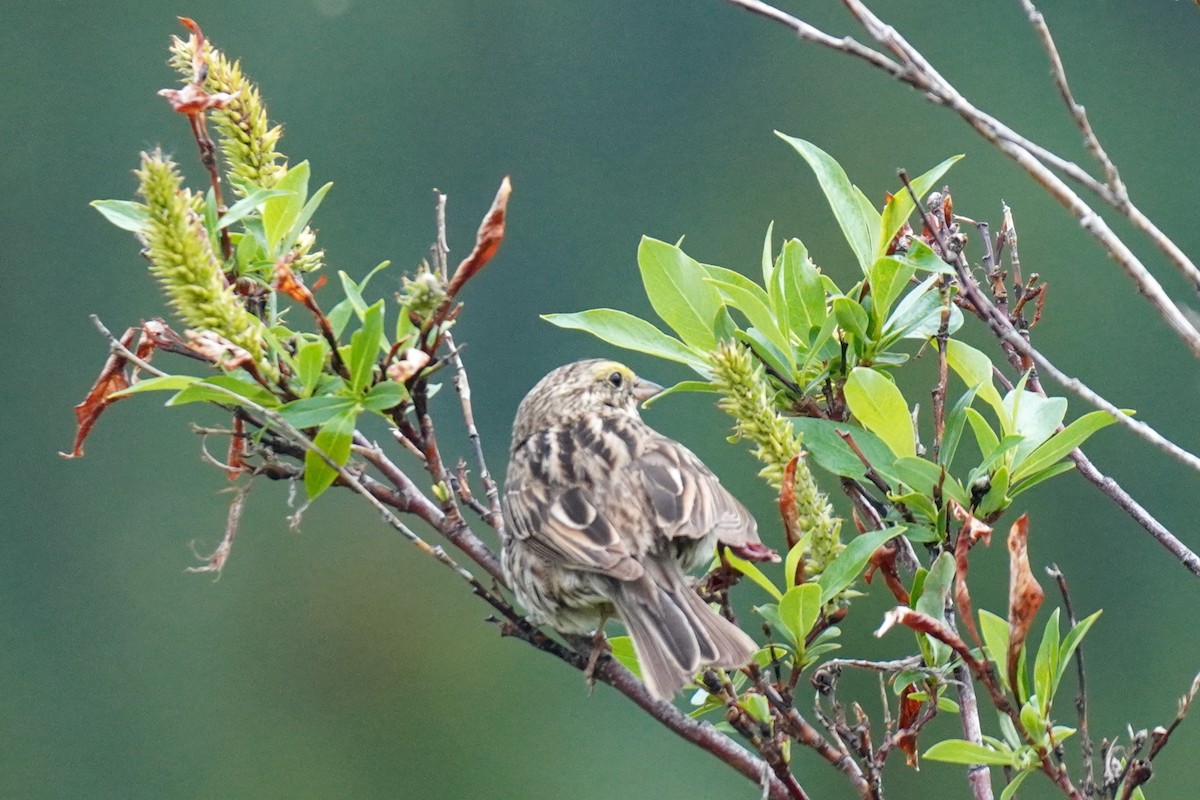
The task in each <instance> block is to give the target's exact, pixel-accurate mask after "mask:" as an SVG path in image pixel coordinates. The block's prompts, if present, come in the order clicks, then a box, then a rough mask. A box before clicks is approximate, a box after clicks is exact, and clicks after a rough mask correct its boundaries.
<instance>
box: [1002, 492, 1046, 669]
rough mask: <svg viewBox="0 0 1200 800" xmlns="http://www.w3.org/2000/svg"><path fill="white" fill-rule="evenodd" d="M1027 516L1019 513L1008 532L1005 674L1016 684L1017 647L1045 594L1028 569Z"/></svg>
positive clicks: (1025, 634)
mask: <svg viewBox="0 0 1200 800" xmlns="http://www.w3.org/2000/svg"><path fill="white" fill-rule="evenodd" d="M1028 545H1029V515H1028V514H1022V515H1021V518H1020V519H1018V520H1017V521H1016V522H1014V523H1013V525H1012V527H1011V528H1010V529H1009V531H1008V555H1009V559H1008V563H1009V567H1008V569H1009V577H1008V674H1009V676H1010V679H1011V680H1012V681H1013V685H1014V686H1015V685H1016V682H1017V679H1016V675H1017V664H1018V663H1019V661H1020V655H1021V648H1022V647H1023V646H1024V645H1025V639H1026V638H1027V637H1028V636H1029V626H1030V625H1031V624H1033V618H1034V617H1035V616H1036V615H1037V612H1038V609H1039V608H1041V607H1042V599H1043V598H1044V597H1045V595H1044V593H1043V592H1042V587H1041V586H1039V585H1038V582H1037V580H1035V579H1034V577H1033V570H1032V569H1030V568H1029V548H1028Z"/></svg>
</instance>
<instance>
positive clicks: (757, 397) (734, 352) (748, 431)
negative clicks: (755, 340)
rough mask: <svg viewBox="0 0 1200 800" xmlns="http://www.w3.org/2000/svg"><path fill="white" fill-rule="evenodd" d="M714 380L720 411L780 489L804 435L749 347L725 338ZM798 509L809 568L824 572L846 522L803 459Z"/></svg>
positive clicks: (712, 358) (715, 359) (714, 359)
mask: <svg viewBox="0 0 1200 800" xmlns="http://www.w3.org/2000/svg"><path fill="white" fill-rule="evenodd" d="M709 363H710V364H711V365H712V368H713V377H712V381H713V383H714V384H715V385H716V387H717V388H718V389H719V390H720V392H721V399H720V401H719V402H718V406H720V408H721V410H722V411H724V412H725V413H726V414H729V415H730V416H731V417H733V418H734V420H735V422H734V427H733V430H734V434H735V435H736V436H738V437H742V438H746V439H748V440H750V441H751V442H752V443H753V444H754V456H755V458H757V459H758V460H759V461H761V462H762V463H763V464H764V465H765V466H764V467H763V468H762V471H761V472H759V475H760V476H761V477H762V478H763V479H765V480H766V481H767V483H769V484H770V485H771V486H772V487H774V488H776V489H778V488H780V486H781V484H782V482H783V475H784V470H785V468H786V467H787V464H788V462H789V461H791V460H792V458H793V457H794V456H796V455H797V454H799V453H801V439H800V436H799V435H798V434H797V433H796V430H795V428H794V427H793V426H792V424H791V422H789V421H788V420H787V418H786V417H784V416H783V415H782V414H780V413H779V412H778V411H777V410H776V407H775V401H774V392H773V391H772V389H771V387H770V385H769V384H768V383H767V379H766V376H765V375H764V373H763V369H762V367H761V366H759V365H757V364H756V363H755V362H754V360H753V359H752V357H751V355H750V353H749V352H748V351H747V350H746V348H745V347H743V346H741V345H739V344H737V343H736V342H731V341H729V342H723V343H722V344H721V345H719V346H718V347H717V349H716V350H714V351H713V352H712V353H711V354H710V355H709ZM796 508H797V512H798V516H799V524H800V527H801V529H802V530H803V531H806V532H809V534H810V535H809V537H808V554H807V558H806V562H807V564H806V566H807V570H808V572H809V574H813V575H816V574H820V573H821V572H823V571H824V569H825V567H826V566H827V565H828V564H829V562H830V561H832V560H833V559H834V557H835V556H837V554H838V553H840V552H841V550H842V547H843V545H842V543H841V539H840V536H839V532H840V529H841V520H839V519H838V518H837V517H835V516H834V515H833V508H832V507H831V506H830V505H829V500H828V499H827V498H826V497H825V495H824V494H822V493H821V491H820V490H819V489H818V488H817V484H816V481H814V480H813V475H812V470H810V469H809V466H808V463H807V462H806V461H805V459H804V458H803V457H801V458H800V459H799V460H798V461H797V462H796Z"/></svg>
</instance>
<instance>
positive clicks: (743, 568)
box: [725, 550, 783, 600]
mask: <svg viewBox="0 0 1200 800" xmlns="http://www.w3.org/2000/svg"><path fill="white" fill-rule="evenodd" d="M725 560H726V561H727V562H728V563H729V566H731V567H733V568H734V569H736V570H737V571H738V572H740V573H742V574H743V575H745V576H746V577H747V578H749V579H750V580H752V581H753V582H754V583H756V584H758V585H759V586H760V587H762V589H763V590H764V591H765V592H766V593H767V594H769V595H771V596H772V597H774V598H775V599H776V600H781V599H782V598H783V592H781V591H779V589H778V588H777V587H776V586H775V584H773V583H771V579H770V578H768V577H767V576H766V575H764V574H763V573H762V570H760V569H759V568H758V567H757V566H755V565H754V564H753V563H752V562H750V561H747V560H746V559H744V558H741V557H740V556H737V555H734V554H733V553H732V552H730V551H728V550H726V551H725Z"/></svg>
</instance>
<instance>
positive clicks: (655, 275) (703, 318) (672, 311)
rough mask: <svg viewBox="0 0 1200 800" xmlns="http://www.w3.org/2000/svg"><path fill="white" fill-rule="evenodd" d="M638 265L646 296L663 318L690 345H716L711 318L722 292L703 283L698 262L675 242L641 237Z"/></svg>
mask: <svg viewBox="0 0 1200 800" xmlns="http://www.w3.org/2000/svg"><path fill="white" fill-rule="evenodd" d="M638 268H639V269H640V270H641V273H642V284H643V285H644V286H645V289H646V297H647V298H648V299H649V300H650V305H652V306H654V310H655V312H656V313H657V314H658V316H659V317H661V318H662V321H663V322H665V323H667V325H669V326H670V327H671V329H672V330H673V331H675V332H676V333H677V334H679V337H680V338H681V339H683V341H684V342H686V343H687V344H689V345H692V346H693V347H699V348H700V349H701V350H704V351H706V352H707V351H709V350H712V349H713V348H714V347H716V344H717V336H716V334H715V333H714V332H713V320H714V319H715V318H716V316H717V312H718V311H719V310H720V308H721V295H720V294H719V293H718V292H717V290H716V288H715V287H714V286H711V285H709V284H708V283H706V282H705V280H704V276H705V272H704V268H703V267H701V266H700V263H699V262H698V261H696V260H694V259H692V258H690V257H688V255H687V254H686V253H684V252H683V251H682V250H680V249H679V248H678V247H676V246H675V245H671V244H667V243H666V242H660V241H659V240H657V239H651V238H650V237H648V236H643V237H642V242H641V244H640V245H639V246H638Z"/></svg>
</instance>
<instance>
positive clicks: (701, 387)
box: [642, 381, 720, 408]
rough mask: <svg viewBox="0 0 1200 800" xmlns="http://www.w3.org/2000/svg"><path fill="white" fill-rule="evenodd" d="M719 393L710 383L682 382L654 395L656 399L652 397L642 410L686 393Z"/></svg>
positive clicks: (643, 405)
mask: <svg viewBox="0 0 1200 800" xmlns="http://www.w3.org/2000/svg"><path fill="white" fill-rule="evenodd" d="M719 391H720V390H719V389H718V388H717V387H716V386H713V385H712V384H711V383H709V382H708V381H680V382H679V383H677V384H675V385H674V386H671V387H669V388H667V389H663V390H662V391H661V392H659V393H658V394H656V395H654V397H651V398H650V399H649V400H647V401H645V402H644V403H642V408H649V407H650V406H652V405H656V404H657V403H658V401H659V400H662V399H663V398H664V397H669V396H671V395H673V394H682V393H684V392H703V393H706V394H716V393H717V392H719Z"/></svg>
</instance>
